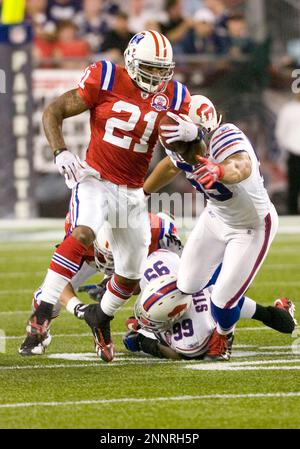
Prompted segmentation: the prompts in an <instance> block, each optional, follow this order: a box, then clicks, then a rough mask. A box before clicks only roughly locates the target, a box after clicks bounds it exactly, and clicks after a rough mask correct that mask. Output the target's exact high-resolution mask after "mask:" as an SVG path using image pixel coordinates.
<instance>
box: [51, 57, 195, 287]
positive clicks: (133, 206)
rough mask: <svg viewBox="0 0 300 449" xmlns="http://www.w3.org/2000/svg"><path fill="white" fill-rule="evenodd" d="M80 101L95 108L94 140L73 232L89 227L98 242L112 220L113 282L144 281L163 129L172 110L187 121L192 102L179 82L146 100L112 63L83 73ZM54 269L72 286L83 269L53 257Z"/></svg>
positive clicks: (74, 201)
mask: <svg viewBox="0 0 300 449" xmlns="http://www.w3.org/2000/svg"><path fill="white" fill-rule="evenodd" d="M78 93H79V94H80V95H81V97H82V98H83V100H84V101H85V102H86V104H87V105H88V107H89V108H90V116H91V120H90V123H91V140H90V143H89V147H88V150H87V155H86V161H85V164H86V177H85V178H83V179H82V180H81V181H80V182H79V183H78V184H77V185H76V186H75V187H74V188H73V191H72V198H71V204H70V218H71V225H72V229H73V228H75V227H76V226H79V225H81V226H88V227H90V228H91V229H92V230H93V231H94V233H95V235H97V233H98V231H99V230H100V228H101V227H102V225H103V223H104V222H105V221H106V220H107V221H108V222H109V224H110V225H111V230H112V231H111V233H112V238H111V242H110V243H111V250H112V253H113V255H114V262H115V270H116V274H118V275H121V276H124V277H126V278H128V279H139V278H140V277H141V274H142V273H141V266H142V263H143V261H144V259H145V258H146V256H147V254H148V246H149V243H150V226H149V217H148V213H147V210H146V204H145V196H144V193H143V189H142V186H143V182H144V177H145V175H146V172H147V169H148V165H149V162H150V159H151V156H152V152H153V149H154V146H155V144H156V142H157V138H158V125H159V121H160V120H161V118H162V117H163V116H164V115H165V114H166V113H167V111H168V110H171V111H173V112H177V113H187V111H188V104H189V101H190V95H189V92H188V90H187V89H186V87H185V86H183V85H182V84H181V83H179V82H177V81H170V82H169V83H168V85H167V88H166V90H165V92H163V93H158V94H155V95H149V94H147V93H144V92H142V90H141V89H140V88H138V87H137V86H136V84H135V83H134V81H132V79H131V78H130V77H129V75H128V73H127V71H126V70H125V69H124V68H123V67H121V66H117V65H115V64H113V63H112V62H109V61H101V62H98V63H96V64H92V65H91V66H89V67H88V68H87V69H86V71H85V74H84V76H83V78H82V80H81V81H80V83H79V87H78ZM57 262H59V263H60V265H59V266H58V265H57ZM50 268H52V269H53V270H54V271H56V272H59V273H60V274H61V276H64V277H65V278H69V279H71V278H72V277H73V276H74V274H76V272H77V271H78V270H79V268H80V267H79V264H78V263H76V262H74V260H72V261H70V260H69V259H68V257H65V256H63V257H62V255H61V254H56V253H55V254H54V256H53V258H52V265H51V266H50ZM70 270H73V271H70Z"/></svg>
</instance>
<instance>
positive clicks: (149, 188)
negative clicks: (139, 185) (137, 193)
mask: <svg viewBox="0 0 300 449" xmlns="http://www.w3.org/2000/svg"><path fill="white" fill-rule="evenodd" d="M179 173H180V169H179V168H177V167H175V165H174V164H173V163H172V161H171V160H170V158H169V157H168V156H166V157H165V158H164V159H163V160H162V161H160V162H159V163H158V164H157V166H156V167H155V169H154V170H153V172H152V173H151V175H150V176H148V178H147V179H146V181H145V183H144V191H145V192H146V193H154V192H157V191H158V190H160V189H161V188H163V187H165V186H166V185H168V184H169V183H170V182H171V181H172V180H173V179H174V178H175V177H176V176H177V175H178V174H179Z"/></svg>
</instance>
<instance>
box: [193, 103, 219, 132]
mask: <svg viewBox="0 0 300 449" xmlns="http://www.w3.org/2000/svg"><path fill="white" fill-rule="evenodd" d="M189 117H190V118H191V119H192V120H193V122H194V123H195V125H201V126H202V128H204V129H206V131H208V132H211V131H214V130H215V129H217V128H218V126H219V125H220V123H221V120H222V116H221V115H220V117H218V114H217V111H216V108H215V107H214V105H213V103H212V102H211V101H210V99H209V98H207V97H205V96H204V95H192V97H191V102H190V106H189Z"/></svg>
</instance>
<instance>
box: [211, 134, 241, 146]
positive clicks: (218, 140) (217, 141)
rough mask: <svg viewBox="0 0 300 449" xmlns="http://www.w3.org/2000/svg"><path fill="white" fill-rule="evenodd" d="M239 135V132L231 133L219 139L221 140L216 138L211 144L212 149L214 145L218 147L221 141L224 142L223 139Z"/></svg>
mask: <svg viewBox="0 0 300 449" xmlns="http://www.w3.org/2000/svg"><path fill="white" fill-rule="evenodd" d="M240 134H241V132H240V131H238V132H237V131H233V132H232V133H230V134H226V136H223V137H221V139H218V137H217V140H215V142H214V143H213V144H212V146H211V147H212V148H214V147H215V146H216V145H218V144H219V143H220V142H221V141H222V140H224V139H227V137H230V136H237V135H240Z"/></svg>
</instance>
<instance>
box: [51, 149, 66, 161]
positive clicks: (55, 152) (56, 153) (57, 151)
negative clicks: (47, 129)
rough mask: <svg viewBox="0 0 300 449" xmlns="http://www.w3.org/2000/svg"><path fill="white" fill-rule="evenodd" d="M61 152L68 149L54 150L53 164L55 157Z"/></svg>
mask: <svg viewBox="0 0 300 449" xmlns="http://www.w3.org/2000/svg"><path fill="white" fill-rule="evenodd" d="M63 151H68V149H67V148H59V149H58V150H55V151H54V153H53V157H54V162H55V159H56V157H57V156H58V155H59V154H60V153H62V152H63Z"/></svg>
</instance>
